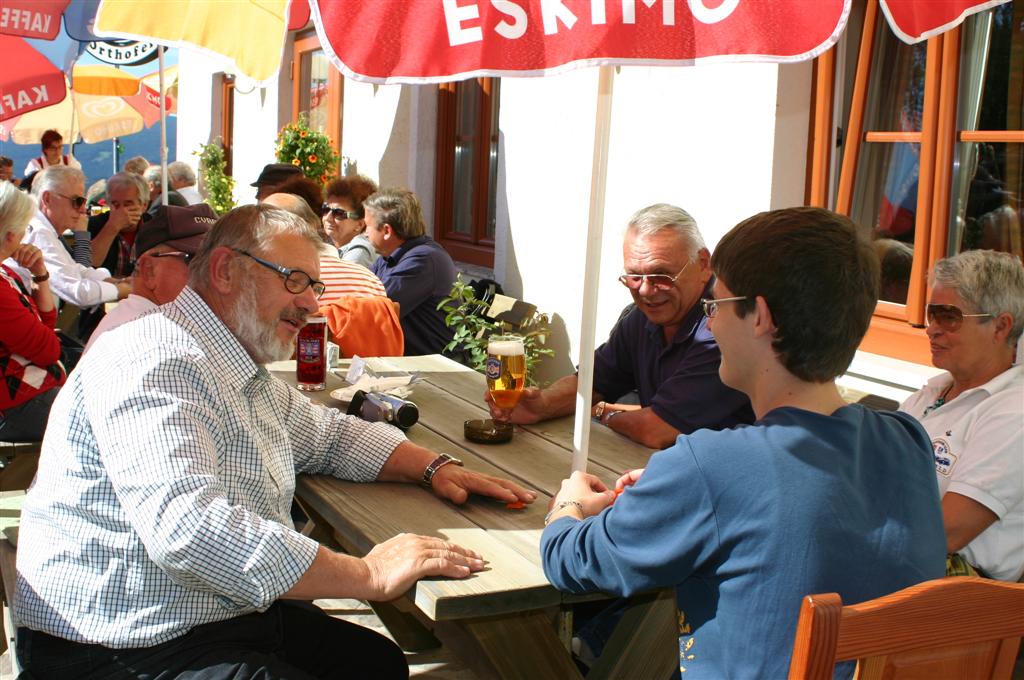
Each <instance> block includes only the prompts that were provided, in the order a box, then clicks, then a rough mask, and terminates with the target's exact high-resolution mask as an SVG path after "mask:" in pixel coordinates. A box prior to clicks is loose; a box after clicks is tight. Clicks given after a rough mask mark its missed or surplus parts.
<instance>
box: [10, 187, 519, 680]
mask: <svg viewBox="0 0 1024 680" xmlns="http://www.w3.org/2000/svg"><path fill="white" fill-rule="evenodd" d="M318 245H319V237H318V236H317V234H316V232H315V231H314V230H313V229H311V228H310V227H309V225H307V224H306V223H305V222H303V221H302V220H300V219H298V218H296V217H295V216H293V215H290V214H288V213H286V212H284V211H281V210H277V209H275V208H270V207H267V206H245V207H241V208H238V209H236V210H234V211H232V212H231V213H229V214H228V215H226V216H224V217H223V218H221V219H220V220H219V221H218V222H217V223H216V224H215V225H214V227H213V228H212V229H211V231H210V232H209V234H208V236H207V239H206V241H204V243H203V245H202V246H201V247H200V248H199V250H198V251H197V253H196V257H195V258H194V259H193V261H192V262H191V264H190V275H189V286H188V287H186V288H185V289H184V290H183V291H182V292H181V294H180V295H179V296H178V298H177V299H175V300H174V301H173V302H171V303H169V304H167V305H164V306H163V307H161V308H160V310H159V311H157V312H155V313H153V314H150V315H148V316H145V317H142V318H141V319H138V320H136V321H133V322H131V323H128V324H125V325H124V326H121V327H119V328H117V329H114V330H112V331H111V332H110V333H109V334H108V335H107V337H106V339H105V341H104V342H100V343H98V344H97V345H96V346H95V347H94V348H93V349H92V351H91V352H90V353H89V355H88V356H87V357H86V359H85V360H84V361H83V362H82V363H81V364H80V366H79V368H78V370H77V371H75V373H73V374H72V377H71V379H70V380H69V382H68V387H67V389H64V390H62V391H61V393H60V396H59V397H58V398H57V400H56V403H55V405H54V408H53V411H52V413H51V417H50V423H49V429H50V431H49V432H48V436H47V437H46V441H45V443H44V445H43V452H42V457H41V461H40V465H39V473H38V476H37V478H36V483H35V485H34V487H33V488H32V490H31V491H30V492H29V494H28V497H27V498H26V500H25V505H24V510H23V513H22V525H21V531H20V536H19V544H18V572H19V585H18V615H19V619H20V623H21V625H22V627H21V628H19V629H18V636H19V641H18V650H19V652H18V653H19V658H20V660H21V662H22V664H23V666H24V667H25V668H26V669H28V670H29V671H30V672H31V673H32V674H33V676H34V677H38V678H51V677H54V678H55V677H62V678H63V677H83V676H87V675H88V676H90V677H110V676H113V675H117V676H118V677H143V676H145V677H149V676H151V675H155V674H157V673H158V672H160V671H162V672H166V673H167V674H168V675H169V676H175V677H177V676H178V675H179V674H180V673H183V672H185V670H186V669H188V671H189V672H193V673H199V674H201V675H202V677H204V678H227V677H230V678H241V677H263V678H283V677H335V675H337V674H339V673H340V674H343V675H344V676H345V677H368V678H369V677H373V678H377V677H382V678H386V677H405V676H406V674H407V673H408V668H407V666H406V662H405V658H404V655H403V654H402V652H401V650H400V649H399V648H398V647H397V646H396V645H394V644H393V643H392V642H390V641H389V640H387V639H386V638H384V637H382V636H380V635H378V634H376V633H374V632H372V631H369V630H366V629H363V628H361V627H359V626H356V625H353V624H350V623H347V622H344V621H341V620H337V619H332V618H330V617H328V616H327V615H326V614H324V613H323V612H322V611H320V610H319V609H317V608H315V607H312V606H311V605H309V604H306V603H303V602H299V601H300V600H312V599H315V598H336V597H352V598H360V599H366V600H390V599H394V598H396V597H398V596H399V595H401V594H402V593H404V592H405V591H407V590H408V589H409V588H410V587H411V586H412V584H413V583H414V582H415V581H416V580H417V579H419V578H421V577H424V576H432V575H439V576H447V577H456V578H457V577H465V576H468V575H469V574H471V573H472V572H474V571H478V570H480V569H482V568H483V566H484V563H483V561H482V559H481V558H480V556H479V555H477V554H475V553H474V552H472V551H470V550H466V549H463V548H461V547H459V546H456V545H452V544H450V543H446V542H444V541H441V540H439V539H434V538H428V537H422V536H413V535H401V536H398V537H395V538H393V539H391V540H389V541H387V542H385V543H382V544H381V545H378V546H376V547H375V548H374V549H373V550H371V551H370V552H369V553H368V554H367V555H366V556H365V557H363V558H356V557H352V556H348V555H342V554H339V553H334V552H332V551H330V550H328V549H327V548H325V547H323V546H321V545H319V544H317V543H316V542H315V541H313V540H311V539H309V538H307V537H305V536H303V535H302V534H300V533H298V532H296V531H295V530H294V528H293V526H292V522H291V519H290V516H289V509H290V506H291V499H292V495H293V493H294V490H295V474H296V473H310V474H333V475H336V476H339V477H343V478H346V479H350V480H354V481H364V482H370V481H394V482H412V483H417V482H421V483H424V484H426V485H427V486H429V487H430V488H432V489H433V491H434V493H435V494H437V495H438V496H440V497H442V498H445V499H448V500H451V501H453V502H456V503H461V502H464V501H465V500H466V499H467V497H468V495H469V494H470V493H477V494H483V495H487V496H492V497H494V498H497V499H500V500H502V501H508V502H512V501H517V500H520V501H531V500H533V498H534V494H533V493H531V492H528V491H526V490H524V489H522V488H520V487H519V486H517V485H516V484H514V483H512V482H508V481H505V480H501V479H496V478H493V477H488V476H486V475H482V474H478V473H474V472H471V471H469V470H466V469H465V468H463V467H461V466H460V465H459V464H458V461H455V460H454V459H452V458H451V457H450V456H446V455H444V454H441V455H438V454H436V453H434V452H432V451H429V450H427V449H424V448H422V447H420V446H417V445H415V444H413V443H411V442H409V441H407V440H406V439H405V437H404V436H403V435H402V433H401V432H400V431H399V430H397V429H396V428H393V427H391V426H390V425H386V424H383V423H367V422H364V421H361V420H358V419H356V418H352V417H349V416H346V415H344V414H342V413H341V412H339V411H337V410H334V409H328V408H325V407H323V406H318V405H314V404H313V403H311V402H310V401H309V399H307V398H306V397H304V396H302V395H301V394H300V393H298V392H297V391H296V390H294V389H293V388H291V387H289V386H288V385H287V384H285V383H284V382H282V381H281V380H279V379H276V378H274V377H273V376H271V375H270V374H269V373H268V372H267V371H266V369H265V368H263V367H262V365H261V364H264V363H266V362H269V361H274V360H279V359H283V358H287V357H288V356H289V355H290V354H291V352H292V348H293V344H294V342H295V338H296V335H297V334H298V332H299V329H300V328H301V327H302V326H303V324H304V322H305V319H306V317H307V315H309V314H312V313H314V312H315V311H316V309H317V295H318V294H319V293H320V292H322V290H323V286H322V284H321V282H320V281H318V280H317V278H318V276H319V264H318ZM447 463H454V464H447ZM396 493H401V491H400V490H399V489H398V488H397V487H396Z"/></svg>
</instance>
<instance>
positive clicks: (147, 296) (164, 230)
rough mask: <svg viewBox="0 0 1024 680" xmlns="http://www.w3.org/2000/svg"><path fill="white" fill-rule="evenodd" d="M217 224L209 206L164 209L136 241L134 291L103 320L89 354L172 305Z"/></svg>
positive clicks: (144, 226)
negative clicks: (115, 333)
mask: <svg viewBox="0 0 1024 680" xmlns="http://www.w3.org/2000/svg"><path fill="white" fill-rule="evenodd" d="M216 221H217V215H216V214H215V213H214V212H213V209H212V208H210V206H208V205H206V204H205V203H198V204H196V205H192V206H188V207H184V208H183V207H177V206H173V205H168V206H160V208H159V209H158V210H157V212H156V215H155V216H154V217H153V219H151V220H150V221H148V222H146V223H145V224H144V225H143V227H142V228H141V229H140V230H139V233H138V236H136V238H135V269H134V270H133V271H132V292H131V295H129V296H128V297H127V298H125V299H124V300H122V301H121V302H120V303H118V305H117V307H115V308H114V310H113V311H111V312H110V313H109V314H107V315H106V316H104V317H103V320H102V321H101V322H100V324H99V326H97V327H96V330H95V331H93V334H92V336H91V337H90V338H89V343H88V344H87V345H86V346H85V351H87V352H88V351H89V348H90V347H92V345H93V343H94V342H96V338H98V337H100V335H102V334H103V333H104V332H105V331H109V330H111V329H114V328H117V327H118V326H120V325H121V324H123V323H127V322H128V321H131V320H132V319H136V318H138V317H140V316H142V315H143V314H145V313H146V312H149V311H150V310H153V309H156V307H157V305H162V304H164V303H167V302H170V301H171V300H173V299H174V298H176V297H177V296H178V293H180V292H181V289H182V288H184V287H185V284H186V283H188V263H189V261H190V260H191V259H192V256H193V255H195V253H196V250H197V249H198V248H199V244H200V243H202V241H203V237H204V236H206V232H207V231H209V230H210V227H211V226H213V223H214V222H216Z"/></svg>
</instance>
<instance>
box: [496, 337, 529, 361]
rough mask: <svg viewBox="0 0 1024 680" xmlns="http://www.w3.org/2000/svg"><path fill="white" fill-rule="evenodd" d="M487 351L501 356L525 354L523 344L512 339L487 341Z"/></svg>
mask: <svg viewBox="0 0 1024 680" xmlns="http://www.w3.org/2000/svg"><path fill="white" fill-rule="evenodd" d="M487 353H488V354H496V355H499V356H503V357H518V356H522V355H523V354H525V352H524V351H523V344H522V343H521V342H515V341H514V340H494V341H491V342H489V343H487Z"/></svg>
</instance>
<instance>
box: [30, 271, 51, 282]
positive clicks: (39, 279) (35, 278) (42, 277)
mask: <svg viewBox="0 0 1024 680" xmlns="http://www.w3.org/2000/svg"><path fill="white" fill-rule="evenodd" d="M49 278H50V272H46V273H45V274H40V275H39V276H33V277H32V280H33V281H35V282H36V283H42V282H43V281H46V280H47V279H49Z"/></svg>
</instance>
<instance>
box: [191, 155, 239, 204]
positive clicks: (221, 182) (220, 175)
mask: <svg viewBox="0 0 1024 680" xmlns="http://www.w3.org/2000/svg"><path fill="white" fill-rule="evenodd" d="M193 153H194V154H195V155H197V156H199V175H200V177H202V180H203V186H204V188H205V189H206V204H207V205H209V206H210V207H211V208H213V210H214V212H216V213H217V214H218V215H223V214H224V213H226V212H228V211H229V210H231V209H232V208H234V207H235V179H234V178H233V177H231V176H229V175H226V174H225V173H224V169H225V168H226V167H227V162H226V161H225V160H224V147H223V146H221V139H220V137H218V138H217V139H215V140H213V141H212V142H210V143H209V144H200V145H199V151H194V152H193Z"/></svg>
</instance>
